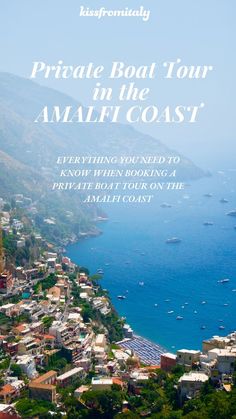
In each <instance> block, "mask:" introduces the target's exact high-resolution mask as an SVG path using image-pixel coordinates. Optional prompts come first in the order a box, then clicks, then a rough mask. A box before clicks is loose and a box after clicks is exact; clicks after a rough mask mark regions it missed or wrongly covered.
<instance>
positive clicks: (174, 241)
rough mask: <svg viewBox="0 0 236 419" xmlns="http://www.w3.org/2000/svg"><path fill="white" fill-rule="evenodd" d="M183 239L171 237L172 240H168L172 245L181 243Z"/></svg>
mask: <svg viewBox="0 0 236 419" xmlns="http://www.w3.org/2000/svg"><path fill="white" fill-rule="evenodd" d="M180 242H181V239H179V238H178V237H171V238H170V239H167V240H166V243H167V244H171V243H180Z"/></svg>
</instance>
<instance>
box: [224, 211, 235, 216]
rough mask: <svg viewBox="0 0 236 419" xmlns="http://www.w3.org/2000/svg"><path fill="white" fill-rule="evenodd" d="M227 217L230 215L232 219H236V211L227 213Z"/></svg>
mask: <svg viewBox="0 0 236 419" xmlns="http://www.w3.org/2000/svg"><path fill="white" fill-rule="evenodd" d="M226 215H229V216H230V217H236V209H234V210H231V211H229V212H227V213H226Z"/></svg>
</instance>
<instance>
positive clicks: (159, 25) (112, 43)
mask: <svg viewBox="0 0 236 419" xmlns="http://www.w3.org/2000/svg"><path fill="white" fill-rule="evenodd" d="M81 5H83V6H85V7H89V8H91V9H98V8H100V7H106V8H108V9H121V8H125V7H129V8H133V9H138V8H139V7H140V6H143V7H144V8H145V9H149V10H150V13H151V14H150V19H149V21H148V22H143V21H142V20H141V19H140V18H103V19H101V20H97V19H96V18H81V17H80V16H79V11H80V6H81ZM235 12H236V2H235V0H224V1H222V0H207V1H206V0H198V1H194V0H192V1H189V0H179V1H176V0H140V1H138V0H135V1H134V0H127V1H124V0H122V1H118V0H102V1H98V0H84V2H83V0H81V1H78V0H67V1H58V0H50V1H48V0H40V1H39V0H21V1H17V0H7V1H6V0H5V1H2V2H1V13H0V46H1V60H0V71H6V72H11V73H13V74H16V75H19V76H22V77H26V78H29V77H30V74H31V70H32V63H33V62H34V61H44V62H46V63H47V64H51V65H53V64H56V63H57V62H58V60H63V62H64V64H67V65H86V64H88V63H89V62H93V63H95V64H96V65H100V64H101V65H104V66H105V68H106V69H109V68H110V67H111V63H112V61H123V62H125V63H126V64H127V65H150V64H151V63H152V62H156V63H157V65H158V70H159V69H160V76H159V74H158V76H159V77H156V78H155V79H154V80H142V81H140V82H139V83H138V85H139V87H149V88H150V95H149V99H148V100H147V105H148V104H152V105H155V106H158V107H163V106H164V105H167V104H168V105H171V106H176V105H178V104H199V103H201V102H204V103H205V108H204V110H203V111H201V114H200V116H199V119H198V122H197V123H195V124H187V123H185V124H179V125H175V124H172V125H168V124H161V125H159V124H143V123H139V124H137V126H136V128H138V129H139V130H140V131H142V132H144V133H148V134H151V135H153V136H154V137H155V138H158V139H160V140H161V141H163V142H164V143H165V144H167V145H168V146H169V147H171V148H174V149H176V150H178V151H180V152H182V153H185V154H186V155H187V156H188V157H190V158H192V159H193V160H194V161H195V162H196V163H197V164H200V165H201V166H203V167H204V168H208V167H209V168H212V167H213V166H215V167H218V168H219V169H220V168H221V167H222V168H224V167H231V168H235V167H234V165H235V163H234V155H235V151H236V147H235V134H234V133H235V129H234V125H235V123H234V121H235V106H234V100H235V99H234V98H235V74H236V65H235V64H236V58H235V53H234V51H235V32H236V30H235V17H236V16H235ZM177 58H181V60H182V63H183V64H186V65H212V66H213V68H214V69H213V71H212V72H211V73H210V74H209V76H208V77H207V78H206V79H205V80H188V79H184V80H176V79H174V80H166V79H164V78H163V73H162V72H163V68H162V63H163V62H164V61H175V60H176V59H177ZM36 81H37V82H38V83H40V84H43V85H46V86H49V87H53V88H55V89H57V90H60V91H63V92H65V93H67V94H69V95H71V96H73V97H74V98H76V99H78V100H79V101H80V102H81V103H83V104H84V105H87V106H88V105H91V104H93V103H92V100H91V97H92V95H91V92H92V90H93V88H94V80H72V79H68V80H55V79H49V80H46V79H44V78H43V77H42V76H41V77H38V78H37V80H36ZM102 82H104V85H109V83H111V82H110V81H107V80H106V79H105V80H102ZM107 83H108V84H107ZM119 83H120V81H119ZM112 86H114V89H116V88H117V89H118V82H115V81H113V85H112ZM115 102H116V100H115V99H114V100H113V104H115ZM116 104H117V103H116ZM127 105H128V104H127Z"/></svg>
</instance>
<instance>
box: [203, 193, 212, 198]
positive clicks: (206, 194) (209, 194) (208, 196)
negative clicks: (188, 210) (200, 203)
mask: <svg viewBox="0 0 236 419" xmlns="http://www.w3.org/2000/svg"><path fill="white" fill-rule="evenodd" d="M203 196H205V197H206V198H211V197H212V196H213V195H212V193H205V194H204V195H203Z"/></svg>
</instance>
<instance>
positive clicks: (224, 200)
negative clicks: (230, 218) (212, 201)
mask: <svg viewBox="0 0 236 419" xmlns="http://www.w3.org/2000/svg"><path fill="white" fill-rule="evenodd" d="M220 202H221V203H222V204H227V203H228V202H229V201H228V199H225V198H221V199H220Z"/></svg>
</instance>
